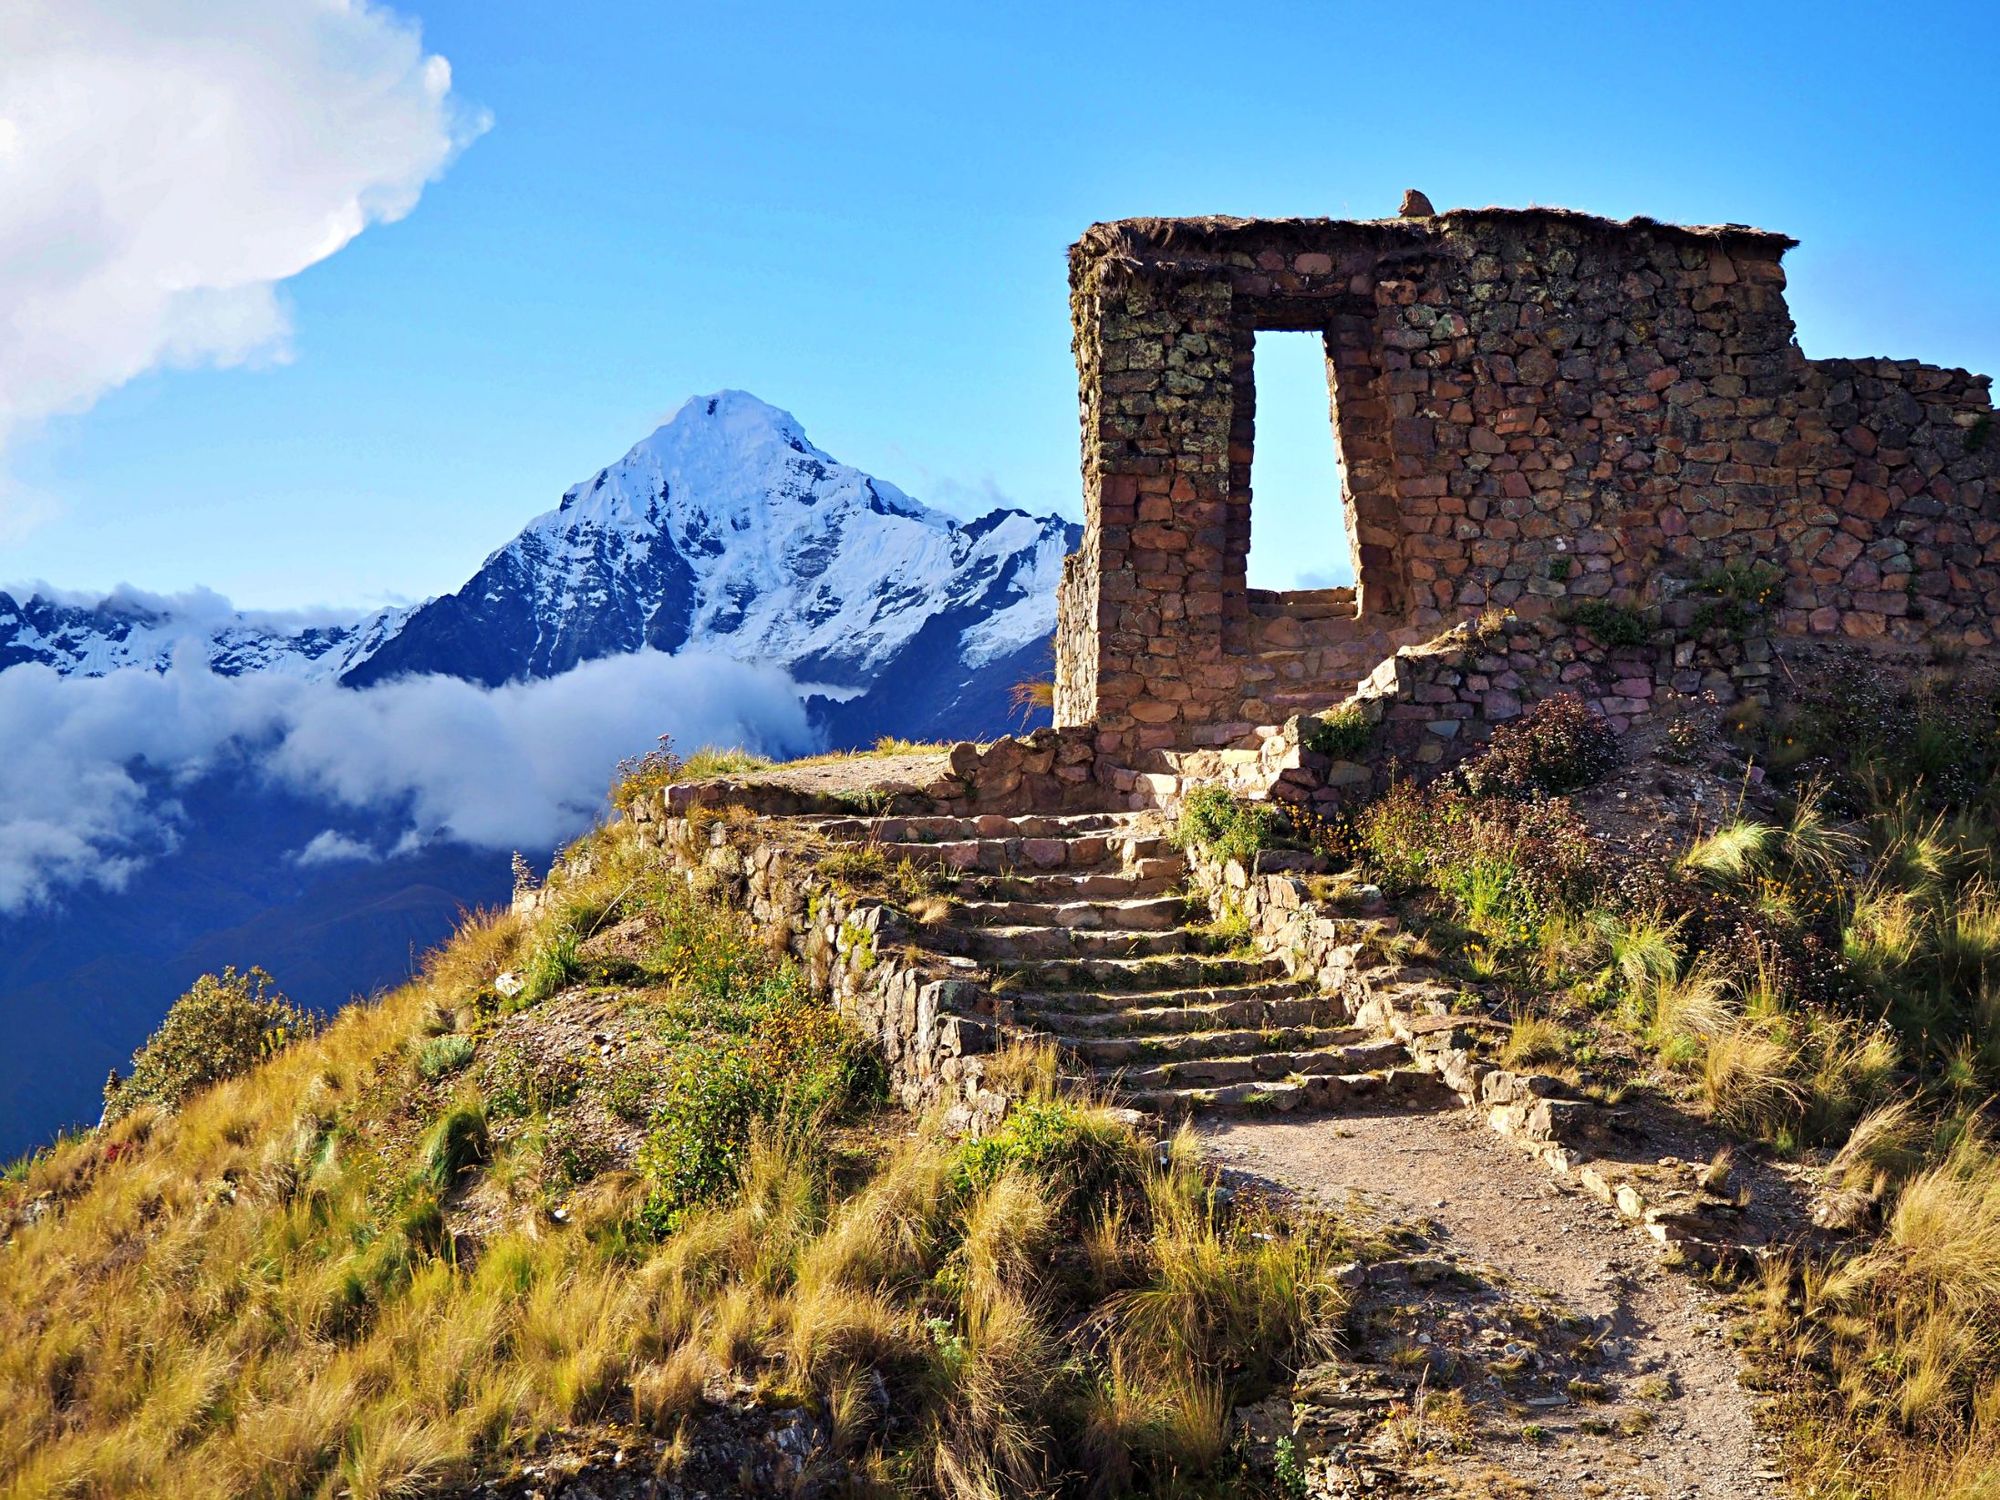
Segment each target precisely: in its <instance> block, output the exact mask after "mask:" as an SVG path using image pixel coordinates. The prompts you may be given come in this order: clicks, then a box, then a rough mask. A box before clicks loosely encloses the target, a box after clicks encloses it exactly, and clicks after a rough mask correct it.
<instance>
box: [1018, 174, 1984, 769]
mask: <svg viewBox="0 0 2000 1500" xmlns="http://www.w3.org/2000/svg"><path fill="white" fill-rule="evenodd" d="M1792 243H1793V241H1791V240H1789V239H1787V238H1785V237H1784V236H1782V235H1775V234H1769V233H1765V232H1763V231H1759V230H1753V229H1747V228H1744V227H1741V226H1733V225H1732V226H1722V227H1719V228H1681V227H1676V226H1670V225H1662V224H1656V223H1653V222H1650V221H1645V220H1634V221H1631V222H1629V223H1623V224H1617V223H1611V222H1609V221H1606V220H1601V219H1594V218H1590V217H1587V216H1583V215H1578V214H1570V213H1564V212H1561V211H1556V210H1524V211H1508V210H1483V211H1478V212H1466V211H1460V212H1453V213H1449V214H1443V215H1438V216H1434V217H1427V218H1421V219H1408V220H1390V221H1376V222H1341V221H1332V220H1264V221H1259V220H1242V219H1195V220H1159V219H1144V220H1127V221H1123V222H1120V223H1114V224H1100V225H1097V226H1094V227H1093V228H1092V229H1091V230H1090V231H1089V232H1088V233H1087V234H1086V235H1085V236H1084V237H1083V239H1082V240H1080V241H1079V242H1078V243H1077V245H1076V246H1074V247H1073V248H1072V250H1071V289H1072V295H1071V305H1072V314H1073V322H1074V327H1075V348H1076V356H1077V365H1078V371H1079V376H1080V380H1081V392H1082V400H1081V413H1082V422H1083V477H1084V503H1085V516H1086V525H1085V538H1084V542H1083V545H1082V548H1081V549H1080V551H1079V552H1078V553H1077V554H1076V556H1075V557H1074V558H1073V559H1072V562H1071V565H1070V566H1069V567H1068V568H1067V569H1066V571H1065V581H1064V594H1063V600H1062V605H1061V611H1060V624H1059V638H1058V645H1057V719H1058V722H1059V723H1064V724H1076V725H1083V724H1094V725H1095V726H1096V727H1097V730H1098V744H1099V746H1100V748H1101V749H1102V750H1104V751H1105V752H1107V753H1109V754H1113V755H1116V756H1120V757H1122V758H1124V759H1125V760H1126V761H1127V762H1128V763H1129V762H1131V761H1133V760H1134V759H1135V757H1136V755H1137V753H1138V752H1143V751H1146V750H1150V749H1162V748H1168V747H1186V746H1190V745H1199V744H1211V745H1221V744H1226V743H1229V742H1231V741H1232V740H1234V739H1236V738H1239V737H1240V736H1241V735H1242V734H1243V733H1244V732H1245V731H1246V730H1248V729H1249V728H1250V727H1252V726H1254V725H1256V724H1259V723H1264V724H1269V723H1275V722H1280V721H1282V719H1283V718H1284V717H1285V716H1286V714H1287V713H1288V712H1291V711H1296V709H1297V708H1298V707H1299V706H1301V704H1300V702H1299V701H1298V700H1299V697H1300V693H1301V692H1302V691H1303V686H1302V687H1301V688H1300V689H1299V690H1297V691H1295V690H1294V689H1293V687H1292V685H1291V684H1292V682H1294V681H1297V682H1301V683H1302V684H1306V685H1310V687H1312V688H1313V689H1316V690H1318V691H1319V692H1320V693H1321V695H1322V696H1326V690H1327V689H1329V688H1331V689H1333V690H1334V691H1333V693H1332V695H1331V696H1333V697H1338V696H1340V689H1341V688H1342V685H1343V681H1344V683H1345V685H1346V686H1350V687H1351V686H1352V685H1353V684H1354V683H1355V682H1357V681H1358V680H1359V679H1360V677H1361V676H1363V675H1365V674H1366V673H1367V672H1368V671H1370V670H1371V669H1372V668H1373V666H1374V664H1375V663H1376V662H1377V661H1379V660H1381V659H1382V657H1383V656H1385V655H1386V654H1388V652H1390V651H1392V650H1394V649H1395V648H1396V647H1398V646H1402V645H1409V644H1414V643H1416V642H1418V641H1420V640H1423V639H1427V638H1428V637H1430V636H1432V635H1434V634H1435V633H1436V632H1437V631H1438V629H1439V628H1441V627H1444V626H1448V625H1451V624H1453V623H1455V622H1457V621H1459V620H1462V619H1464V618H1466V617H1468V616H1469V615H1472V614H1476V613H1478V612H1479V611H1481V610H1482V609H1485V608H1487V607H1489V606H1502V607H1506V608H1509V609H1511V610H1513V611H1515V612H1516V613H1518V614H1520V615H1521V616H1523V617H1528V618H1534V617H1540V616H1558V615H1562V614H1565V613H1567V612H1569V611H1573V610H1574V609H1575V608H1576V606H1577V605H1578V604H1579V603H1584V602H1587V601H1592V600H1600V601H1601V600H1612V601H1616V602H1618V603H1620V604H1625V605H1633V606H1639V607H1648V608H1650V607H1656V606H1660V605H1663V604H1666V603H1668V602H1671V601H1672V600H1674V599H1675V598H1677V597H1679V596H1680V595H1681V594H1683V593H1685V592H1687V591H1688V590H1689V589H1690V588H1692V587H1695V586H1697V585H1698V584H1700V583H1701V582H1702V581H1703V580H1705V579H1709V578H1712V577H1713V576H1714V575H1715V574H1717V572H1718V571H1719V570H1723V569H1726V568H1731V567H1735V568H1739V569H1747V568H1748V567H1750V565H1752V564H1756V565H1761V566H1765V567H1769V568H1773V569H1776V570H1777V574H1778V576H1779V578H1780V579H1781V581H1782V585H1783V596H1784V609H1783V611H1782V612H1781V613H1780V614H1779V615H1778V616H1777V618H1776V619H1775V620H1774V622H1773V628H1775V629H1777V630H1779V631H1780V632H1786V633H1796V634H1808V633H1811V634H1819V635H1847V636H1862V637H1872V636H1886V637H1889V638H1893V639H1900V640H1915V639H1924V638H1930V637H1934V636H1949V637H1951V638H1953V639H1957V640H1963V641H1966V642H1968V643H1972V644H1983V643H1984V642H1986V641H1987V640H1988V639H1990V630H1991V625H1990V622H1991V619H1992V617H1993V615H1994V613H1995V611H1996V608H2000V435H1991V405H1990V399H1989V397H1988V394H1987V386H1988V383H1987V382H1986V380H1985V379H1984V378H1982V377H1974V376H1971V375H1967V374H1966V373H1964V372H1962V371H1947V370H1935V369H1931V368H1929V367H1926V366H1922V365H1915V364H1907V363H1895V362H1889V361H1841V360H1833V361H1819V362H1813V361H1808V360H1806V359H1805V358H1804V357H1803V356H1802V355H1801V354H1800V353H1799V351H1798V349H1797V347H1796V345H1795V343H1794V341H1793V328H1792V321H1791V317H1790V314H1789V312H1788V310H1787V308H1786V305H1785V299H1784V284H1785V274H1784V270H1783V267H1782V265H1781V264H1780V258H1781V257H1782V255H1783V253H1784V251H1785V250H1786V249H1787V248H1788V247H1789V246H1790V245H1791V244H1792ZM1260 329H1307V330H1313V331H1317V332H1319V333H1320V334H1321V335H1322V336H1323V338H1324V340H1325V345H1326V350H1327V360H1328V373H1329V380H1330V384H1331V389H1332V393H1333V403H1334V411H1333V418H1334V420H1333V433H1332V435H1333V438H1334V441H1335V443H1336V446H1337V448H1338V450H1339V455H1340V458H1341V463H1342V472H1343V494H1342V497H1341V500H1342V505H1343V508H1344V513H1345V516H1346V519H1347V525H1348V534H1349V540H1350V549H1351V560H1352V562H1353V565H1354V569H1355V574H1356V577H1357V580H1358V589H1357V594H1358V599H1357V600H1356V602H1355V605H1354V607H1353V610H1352V612H1351V613H1346V614H1341V613H1332V612H1329V613H1323V614H1321V615H1320V616H1318V617H1317V618H1315V619H1313V620H1311V621H1310V622H1306V621H1303V620H1302V621H1298V622H1297V624H1298V626H1299V628H1298V629H1296V630H1289V629H1288V630H1287V631H1286V632H1285V633H1286V634H1287V635H1288V636H1290V637H1292V638H1293V639H1291V640H1289V641H1286V642H1281V643H1278V644H1275V645H1274V644H1273V643H1272V642H1271V641H1270V640H1269V639H1268V638H1267V635H1268V632H1264V631H1260V629H1259V627H1258V612H1257V611H1256V610H1255V609H1254V608H1253V601H1252V598H1251V595H1250V591H1249V590H1248V589H1247V588H1246V574H1245V569H1246V564H1247V559H1248V554H1249V547H1250V537H1251V526H1252V521H1253V513H1252V507H1251V495H1250V486H1249V474H1250V462H1251V458H1252V454H1253V452H1254V443H1255V409H1256V403H1255V386H1254V376H1253V370H1252V365H1251V347H1252V339H1253V337H1254V334H1255V333H1256V332H1257V331H1258V330H1260ZM1278 613H1279V614H1281V615H1282V614H1284V613H1286V612H1285V611H1284V610H1283V609H1282V608H1281V609H1280V610H1279V611H1278Z"/></svg>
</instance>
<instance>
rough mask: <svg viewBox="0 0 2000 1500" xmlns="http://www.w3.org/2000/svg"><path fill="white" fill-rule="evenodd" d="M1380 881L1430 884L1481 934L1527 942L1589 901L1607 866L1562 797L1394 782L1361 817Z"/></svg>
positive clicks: (1401, 885) (1365, 846)
mask: <svg viewBox="0 0 2000 1500" xmlns="http://www.w3.org/2000/svg"><path fill="white" fill-rule="evenodd" d="M1356 832H1357V835H1358V838H1359V840H1360V845H1361V848H1362V850H1363V851H1364V852H1365V853H1366V855H1367V857H1368V860H1369V863H1370V864H1371V865H1372V866H1373V867H1374V870H1375V872H1376V874H1377V876H1378V877H1379V878H1380V879H1381V880H1382V882H1383V883H1384V884H1386V885H1388V886H1390V887H1392V888H1395V889H1398V890H1413V889H1416V888H1418V887H1423V886H1428V887H1430V888H1432V889H1434V890H1436V891H1438V892H1439V893H1440V894H1441V895H1443V896H1444V897H1445V898H1446V899H1447V900H1449V901H1450V902H1451V904H1452V905H1453V907H1454V908H1455V909H1456V913H1457V915H1458V917H1459V919H1460V920H1462V921H1463V922H1465V923H1466V925H1468V926H1470V927H1472V928H1474V929H1476V930H1477V931H1479V932H1480V933H1482V934H1483V935H1485V936H1487V937H1489V938H1494V939H1497V940H1499V941H1503V942H1510V943H1525V942H1528V941H1530V940H1531V939H1533V938H1534V937H1535V935H1536V933H1537V932H1538V931H1539V929H1540V927H1541V926H1542V924H1543V923H1544V922H1545V921H1547V920H1548V919H1549V918H1550V917H1551V916H1553V915H1554V914H1556V913H1557V912H1560V911H1571V912H1574V911H1581V910H1583V909H1585V908H1586V907H1587V906H1588V905H1590V903H1591V901H1592V900H1593V898H1594V897H1595V896H1596V894H1597V892H1598V889H1599V887H1600V885H1601V884H1602V881H1603V874H1604V872H1603V871H1602V870H1601V869H1600V867H1599V866H1598V864H1597V862H1596V860H1595V858H1594V855H1595V846H1594V845H1593V843H1592V841H1591V837H1590V833H1589V830H1588V829H1587V828H1586V827H1585V826H1584V824H1583V822H1582V820H1581V819H1580V818H1578V817H1577V815H1576V814H1575V812H1573V811H1572V810H1571V809H1570V807H1569V804H1568V803H1566V802H1563V801H1561V800H1560V799H1555V800H1547V801H1537V802H1511V801H1506V800H1504V799H1500V798H1479V797H1471V796H1468V795H1466V794H1465V793H1463V792H1459V791H1454V790H1452V789H1450V788H1448V787H1432V788H1430V789H1429V790H1420V789H1419V788H1417V787H1416V786H1414V785H1412V784H1411V783H1409V782H1398V783H1397V784H1396V785H1395V786H1393V787H1391V788H1390V789H1389V791H1388V792H1387V793H1385V794H1384V795H1383V796H1382V797H1380V798H1379V799H1377V800H1376V801H1375V802H1374V803H1373V804H1371V805H1370V806H1369V807H1368V808H1367V809H1366V810H1365V811H1364V812H1363V813H1362V814H1361V816H1360V818H1359V819H1358V820H1357V824H1356Z"/></svg>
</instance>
